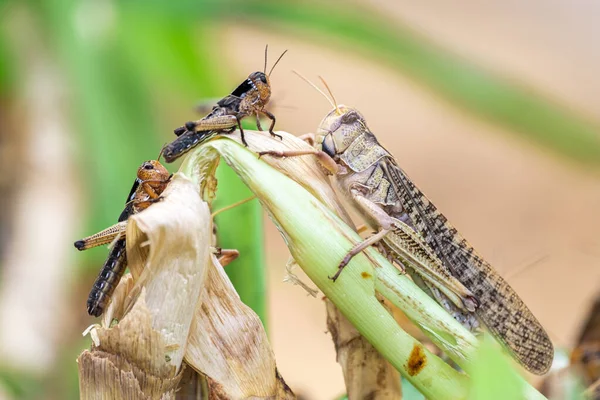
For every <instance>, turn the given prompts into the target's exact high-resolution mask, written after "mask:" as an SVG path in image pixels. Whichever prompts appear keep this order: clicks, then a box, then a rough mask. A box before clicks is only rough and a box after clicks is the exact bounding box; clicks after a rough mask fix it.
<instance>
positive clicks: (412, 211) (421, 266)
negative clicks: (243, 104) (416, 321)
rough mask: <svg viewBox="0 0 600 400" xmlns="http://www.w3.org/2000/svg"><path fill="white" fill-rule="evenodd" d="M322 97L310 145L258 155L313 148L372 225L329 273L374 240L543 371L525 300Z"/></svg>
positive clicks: (544, 354)
mask: <svg viewBox="0 0 600 400" xmlns="http://www.w3.org/2000/svg"><path fill="white" fill-rule="evenodd" d="M309 83H310V82H309ZM311 84H312V83H311ZM313 86H314V85H313ZM315 88H316V86H315ZM317 90H319V89H318V88H317ZM319 92H321V91H320V90H319ZM321 93H323V92H321ZM330 94H331V91H330ZM323 95H324V96H325V97H326V98H327V96H326V95H325V94H323ZM332 98H333V96H332ZM328 100H329V102H330V103H331V104H332V105H333V107H334V109H333V110H332V111H331V112H330V113H329V114H327V116H326V117H325V119H324V120H323V121H322V122H321V125H320V127H319V130H318V133H317V138H318V140H317V141H316V142H317V143H316V144H317V147H316V148H315V149H313V150H312V151H293V152H279V151H270V152H262V153H260V155H264V154H269V155H273V156H278V157H289V156H297V155H303V154H313V155H316V156H317V157H318V158H319V160H320V161H321V162H322V164H323V165H324V166H325V167H326V168H327V169H328V170H330V171H331V173H332V174H333V176H334V181H335V183H336V186H337V188H338V192H340V193H341V194H343V195H344V197H345V198H347V199H348V200H349V201H350V202H351V203H352V205H353V206H354V207H355V208H356V209H357V211H358V212H359V213H360V214H361V215H362V216H363V217H364V218H365V221H366V222H367V224H368V225H369V226H370V227H371V228H373V229H375V230H376V231H377V233H376V234H374V235H373V236H371V237H370V238H367V239H365V240H364V241H362V242H360V243H358V244H357V245H355V246H354V248H352V249H351V250H350V252H349V253H348V255H347V256H346V257H345V258H344V259H343V260H342V262H341V263H340V265H339V266H338V271H337V273H336V274H335V275H334V276H333V277H332V279H333V280H334V281H335V279H337V278H338V277H339V275H340V273H341V272H342V269H343V268H344V266H345V265H346V264H348V262H350V260H351V259H352V257H353V256H355V255H356V254H358V253H360V252H361V251H363V250H364V249H365V248H367V247H369V246H371V245H378V247H379V248H380V249H381V250H382V251H383V253H384V254H385V255H387V256H388V257H389V258H391V259H392V260H393V261H395V262H397V263H398V264H401V265H406V266H409V267H410V269H412V270H413V271H414V274H411V275H412V276H413V277H414V278H415V282H416V283H417V284H419V283H421V284H423V283H424V284H425V286H424V288H425V289H426V291H428V292H429V294H431V295H433V297H434V299H436V300H437V301H438V302H439V303H440V304H441V305H442V306H443V307H445V308H446V309H447V310H448V311H450V312H451V314H452V315H453V316H454V317H455V318H456V319H457V320H459V322H461V323H463V325H465V326H467V327H469V328H475V327H476V326H477V325H478V324H477V321H474V316H475V315H476V316H477V317H478V318H479V319H480V320H481V321H482V322H483V323H484V324H485V325H486V326H487V328H488V329H489V331H490V332H491V333H492V334H493V335H494V336H495V337H496V338H498V339H499V340H500V341H501V342H502V343H504V344H505V345H506V346H507V347H508V349H509V350H510V352H511V354H512V355H513V356H514V358H515V359H517V360H518V361H519V362H520V363H521V364H522V365H523V366H525V368H527V369H528V370H529V371H531V372H533V373H536V374H544V373H546V372H547V371H548V369H549V368H550V366H551V364H552V360H553V356H554V350H553V345H552V342H551V341H550V338H549V337H548V335H547V333H546V332H545V330H544V328H543V327H542V326H541V324H540V323H539V322H538V320H537V319H536V318H535V316H534V315H533V314H532V313H531V311H530V310H529V309H528V308H527V306H526V305H525V303H523V301H522V300H521V298H519V296H518V295H517V293H516V292H515V291H514V290H513V289H512V288H511V287H510V286H509V285H508V283H507V282H506V281H504V279H502V277H501V276H500V275H498V273H497V272H496V271H495V270H494V269H493V268H492V267H491V265H490V264H488V263H487V262H486V261H485V260H484V259H483V258H482V257H481V256H479V255H478V254H477V253H476V251H475V250H474V249H473V247H472V246H471V245H470V244H469V243H468V242H467V241H466V240H465V239H464V238H463V237H462V236H461V235H460V233H458V231H457V229H456V228H454V227H453V226H452V225H451V224H450V222H448V220H447V218H446V217H445V216H444V215H443V214H442V213H441V212H439V211H438V209H437V208H436V207H435V205H434V204H433V203H432V202H431V201H430V200H429V199H428V198H427V197H426V196H425V195H424V194H423V193H422V192H421V191H420V190H419V189H418V188H417V187H416V186H415V184H414V183H413V182H412V181H411V180H410V178H409V177H408V176H407V175H406V174H405V173H404V171H402V169H401V168H400V167H399V166H398V164H397V162H396V160H395V158H394V157H393V156H392V155H391V154H390V153H389V152H388V151H387V150H386V149H385V148H383V146H381V144H379V142H378V141H377V138H376V137H375V135H374V134H373V133H372V132H371V131H370V130H369V128H368V127H367V124H366V121H365V119H364V117H363V116H362V115H361V114H360V113H359V112H358V111H357V110H355V109H352V108H348V107H345V106H338V105H336V103H335V100H334V99H329V98H328ZM313 141H314V139H313ZM409 272H410V271H409ZM420 280H421V282H419V281H420ZM423 281H424V282H423ZM448 300H449V301H448ZM458 300H460V301H458ZM461 302H462V303H463V304H462V305H461ZM473 311H474V313H473Z"/></svg>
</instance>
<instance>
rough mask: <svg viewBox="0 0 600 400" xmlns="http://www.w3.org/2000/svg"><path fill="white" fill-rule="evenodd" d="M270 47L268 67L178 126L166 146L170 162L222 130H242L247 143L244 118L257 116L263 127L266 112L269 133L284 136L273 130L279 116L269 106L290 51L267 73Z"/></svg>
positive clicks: (254, 73)
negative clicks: (278, 69)
mask: <svg viewBox="0 0 600 400" xmlns="http://www.w3.org/2000/svg"><path fill="white" fill-rule="evenodd" d="M267 50H268V46H267V47H266V48H265V68H264V71H263V72H260V71H257V72H253V73H251V74H250V75H249V76H248V78H247V79H246V80H245V81H244V82H242V83H241V84H240V85H239V86H238V87H237V88H236V89H235V90H234V91H233V92H231V94H230V95H228V96H226V97H224V98H223V99H221V100H219V101H218V102H217V104H216V105H215V106H214V107H213V109H212V111H211V112H210V113H209V114H208V115H207V116H206V117H204V118H202V119H200V120H198V121H189V122H187V123H186V124H185V125H184V126H181V127H179V128H177V129H175V130H174V133H175V134H176V135H177V136H178V138H177V139H175V140H174V141H173V142H171V143H169V144H168V145H167V146H166V147H165V150H164V158H165V160H166V161H167V162H168V163H170V162H173V161H175V160H176V159H177V158H179V157H180V156H182V155H183V154H185V153H186V152H188V151H189V150H190V149H192V148H193V147H194V146H196V145H197V144H198V143H200V142H202V141H204V140H207V139H209V138H210V137H212V136H214V135H216V134H217V133H219V132H225V133H230V132H233V131H234V130H235V129H236V128H237V129H239V130H240V134H241V137H242V143H244V145H245V146H246V147H247V146H248V143H246V139H245V137H244V130H243V128H242V124H241V120H242V119H243V118H244V117H247V116H249V115H254V116H256V126H257V127H258V129H259V130H261V131H262V126H261V125H260V119H259V115H260V114H264V115H266V116H267V117H268V118H269V119H270V120H271V126H270V127H269V133H270V134H271V135H272V136H275V137H278V138H280V139H281V136H280V135H278V134H276V133H275V132H273V128H274V127H275V116H274V115H273V114H272V113H270V112H269V111H267V110H266V109H265V106H266V105H267V103H268V102H269V99H270V98H271V83H270V79H269V77H270V76H271V73H272V72H273V69H274V68H275V66H276V65H277V64H278V63H279V60H281V58H282V57H283V56H284V54H285V53H286V52H287V50H286V51H284V52H283V53H282V54H281V55H280V56H279V58H278V59H277V61H275V64H273V66H272V67H271V70H270V71H269V74H268V75H267V73H266V72H267Z"/></svg>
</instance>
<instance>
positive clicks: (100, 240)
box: [74, 221, 127, 251]
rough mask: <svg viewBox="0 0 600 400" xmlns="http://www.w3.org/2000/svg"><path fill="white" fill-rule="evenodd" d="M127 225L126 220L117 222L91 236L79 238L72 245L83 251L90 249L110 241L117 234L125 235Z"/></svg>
mask: <svg viewBox="0 0 600 400" xmlns="http://www.w3.org/2000/svg"><path fill="white" fill-rule="evenodd" d="M126 227H127V222H126V221H123V222H119V223H117V224H115V225H112V226H110V227H108V228H106V229H104V230H102V231H100V232H98V233H96V234H93V235H92V236H88V237H85V238H83V239H80V240H78V241H76V242H75V243H74V246H75V248H76V249H77V250H79V251H83V250H87V249H91V248H93V247H97V246H102V245H105V244H110V243H112V241H113V240H115V238H116V237H117V236H120V237H125V230H126Z"/></svg>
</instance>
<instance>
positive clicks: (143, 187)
mask: <svg viewBox="0 0 600 400" xmlns="http://www.w3.org/2000/svg"><path fill="white" fill-rule="evenodd" d="M159 158H160V156H159ZM170 178H171V174H170V173H169V171H167V170H166V168H165V167H164V166H163V165H162V164H161V163H160V162H158V161H156V160H151V161H146V162H144V163H143V164H142V165H141V166H140V167H139V168H138V171H137V177H136V179H135V181H134V183H133V186H132V188H131V191H130V192H129V196H127V201H126V203H125V209H124V210H123V212H121V215H120V216H119V222H118V223H117V224H116V225H113V226H112V227H110V228H108V229H105V230H104V231H102V232H99V233H97V234H95V235H92V236H89V237H87V238H84V239H81V240H78V241H77V242H75V247H76V248H77V249H78V250H86V249H89V248H92V247H95V246H99V245H102V244H108V243H110V242H112V241H114V240H115V239H116V241H115V242H114V244H113V246H112V248H111V249H110V252H109V254H108V258H107V259H106V261H105V262H104V265H103V266H102V269H101V270H100V273H99V274H98V278H96V281H95V282H94V286H93V288H92V290H91V291H90V295H89V298H88V301H87V309H88V313H89V314H90V315H93V316H95V317H99V316H100V315H102V313H103V312H104V309H105V307H106V304H107V302H108V300H109V299H110V297H111V295H112V293H113V291H114V290H115V288H116V286H117V284H118V283H119V280H120V279H121V276H123V272H125V269H126V267H127V254H126V250H125V247H126V238H125V229H126V226H127V225H126V221H127V219H128V218H129V217H130V216H131V215H133V214H136V213H138V212H141V211H143V210H145V209H146V208H148V207H149V206H150V205H152V204H153V203H154V202H156V201H158V200H159V198H160V195H161V193H162V192H163V191H164V190H165V188H166V187H167V185H168V183H169V181H170Z"/></svg>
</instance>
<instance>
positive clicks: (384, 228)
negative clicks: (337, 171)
mask: <svg viewBox="0 0 600 400" xmlns="http://www.w3.org/2000/svg"><path fill="white" fill-rule="evenodd" d="M363 191H364V188H361V187H354V188H352V189H350V193H351V194H352V198H353V199H354V201H355V202H356V203H357V205H358V206H359V208H360V209H361V210H362V211H363V212H364V213H365V214H367V215H368V216H370V217H371V219H373V220H375V221H376V222H377V225H378V226H379V227H380V230H379V231H378V232H377V233H376V234H374V235H372V236H370V237H368V238H366V239H365V240H363V241H361V242H359V243H357V244H356V245H354V247H352V249H350V251H349V252H348V254H346V256H345V257H344V259H343V260H342V261H341V262H340V264H339V265H338V270H337V272H336V273H335V275H334V276H332V277H330V279H331V280H333V281H334V282H335V280H336V279H337V278H338V277H339V276H340V274H341V273H342V271H343V269H344V268H345V267H346V265H348V263H349V262H350V261H351V260H352V258H353V257H354V256H355V255H357V254H358V253H360V252H361V251H363V250H364V249H366V248H368V247H369V246H372V245H374V244H377V243H378V242H380V241H381V240H382V239H383V238H384V237H385V236H386V235H387V234H388V233H390V232H391V229H392V227H393V218H392V217H390V216H389V215H388V214H387V213H386V212H385V211H383V210H382V209H381V207H379V206H378V205H377V204H375V203H373V202H372V201H370V200H369V199H367V198H366V197H365V196H364V195H363Z"/></svg>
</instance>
